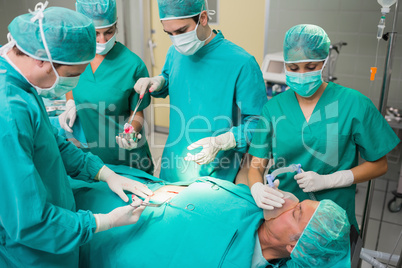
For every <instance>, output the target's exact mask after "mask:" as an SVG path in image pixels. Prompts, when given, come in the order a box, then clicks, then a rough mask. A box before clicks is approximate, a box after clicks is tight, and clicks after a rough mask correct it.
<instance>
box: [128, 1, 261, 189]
mask: <svg viewBox="0 0 402 268" xmlns="http://www.w3.org/2000/svg"><path fill="white" fill-rule="evenodd" d="M158 7H159V17H160V20H161V22H162V25H163V29H164V31H165V32H166V33H167V34H168V35H169V36H170V39H171V40H172V43H173V46H171V47H170V49H169V51H168V54H167V56H166V61H165V65H164V67H163V70H162V74H161V75H160V76H156V77H152V78H142V79H140V80H139V81H138V82H137V83H136V85H135V86H134V89H135V90H136V91H137V92H138V93H139V94H140V95H141V96H144V97H146V96H147V95H148V94H145V93H146V92H147V90H149V92H151V94H152V96H154V97H157V98H165V97H166V96H168V95H169V97H170V125H169V136H168V139H167V142H166V145H165V148H164V151H163V155H162V161H161V173H160V177H161V178H162V179H164V180H168V181H183V180H193V179H195V178H198V177H199V176H212V177H216V178H221V179H225V180H229V181H234V179H235V177H236V174H237V172H238V170H239V166H240V162H241V159H242V156H243V154H244V153H245V152H246V151H247V149H248V146H249V142H250V140H251V137H252V134H253V131H254V128H255V127H256V125H257V122H258V117H259V115H260V114H261V109H262V107H263V105H264V104H265V102H266V100H267V97H266V94H265V84H264V81H263V78H262V74H261V71H260V68H259V66H258V64H257V62H256V61H255V59H254V57H253V56H251V55H250V54H248V53H247V52H246V51H245V50H244V49H242V48H240V47H239V46H237V45H235V44H233V43H232V42H230V41H228V40H226V39H225V37H224V36H223V34H222V32H220V31H215V30H212V29H211V28H210V27H209V25H208V17H209V14H210V13H211V12H210V11H209V10H208V2H207V1H206V0H158ZM144 94H145V95H144Z"/></svg>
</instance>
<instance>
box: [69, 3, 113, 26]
mask: <svg viewBox="0 0 402 268" xmlns="http://www.w3.org/2000/svg"><path fill="white" fill-rule="evenodd" d="M75 7H76V10H77V11H78V12H80V13H82V14H84V15H85V16H87V17H88V18H90V19H92V20H93V22H94V25H95V28H96V29H102V28H107V27H110V26H112V25H113V24H115V23H116V21H117V10H116V0H77V2H76V3H75Z"/></svg>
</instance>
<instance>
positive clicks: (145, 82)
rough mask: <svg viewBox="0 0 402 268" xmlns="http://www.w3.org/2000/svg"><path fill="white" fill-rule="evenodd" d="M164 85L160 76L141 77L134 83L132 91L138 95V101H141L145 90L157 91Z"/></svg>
mask: <svg viewBox="0 0 402 268" xmlns="http://www.w3.org/2000/svg"><path fill="white" fill-rule="evenodd" d="M164 84H165V78H163V76H162V75H158V76H154V77H143V78H140V79H138V81H137V83H135V85H134V90H135V92H137V93H138V94H140V99H142V98H143V97H144V94H145V93H146V92H147V90H149V92H154V91H159V90H161V88H162V87H163V85H164Z"/></svg>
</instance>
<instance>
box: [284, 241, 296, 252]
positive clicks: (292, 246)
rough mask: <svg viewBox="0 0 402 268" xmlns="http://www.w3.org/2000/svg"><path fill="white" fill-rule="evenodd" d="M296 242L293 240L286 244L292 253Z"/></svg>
mask: <svg viewBox="0 0 402 268" xmlns="http://www.w3.org/2000/svg"><path fill="white" fill-rule="evenodd" d="M295 245H296V242H291V244H287V245H286V250H287V251H288V252H289V254H290V253H292V250H293V249H294V248H295Z"/></svg>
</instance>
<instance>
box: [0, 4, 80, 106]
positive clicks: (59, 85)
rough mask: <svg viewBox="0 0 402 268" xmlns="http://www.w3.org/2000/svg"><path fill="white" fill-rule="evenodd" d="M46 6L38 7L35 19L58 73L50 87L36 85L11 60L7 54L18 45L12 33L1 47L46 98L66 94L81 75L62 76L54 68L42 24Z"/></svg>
mask: <svg viewBox="0 0 402 268" xmlns="http://www.w3.org/2000/svg"><path fill="white" fill-rule="evenodd" d="M45 8H46V5H45V6H43V8H42V9H38V10H35V11H38V13H37V15H36V16H35V17H34V19H38V20H39V26H40V33H41V37H42V40H43V45H44V47H45V51H46V54H47V56H48V58H49V61H50V64H51V65H52V68H53V71H54V73H55V75H56V81H55V82H54V84H53V85H52V86H51V87H49V88H41V87H38V86H35V85H34V84H32V83H31V82H30V81H29V80H28V79H27V78H26V77H25V76H24V75H23V74H22V72H21V70H20V69H19V68H18V67H17V66H16V65H15V64H14V63H13V62H12V61H11V60H10V58H9V57H8V56H7V53H8V52H9V51H10V50H11V49H12V48H13V47H14V46H15V45H16V42H15V40H14V39H13V37H12V36H11V34H10V33H9V34H8V35H7V37H8V43H7V44H6V45H4V46H3V47H1V48H0V55H1V56H2V57H3V58H5V59H6V60H7V62H8V63H9V64H10V65H11V66H13V68H14V69H15V70H16V71H17V72H19V73H20V74H21V75H22V76H23V77H24V78H25V80H27V82H28V83H30V84H31V85H32V87H34V88H35V89H36V91H37V92H38V94H39V95H40V96H42V97H45V98H58V97H60V96H62V95H64V94H66V93H67V92H69V91H71V90H73V89H74V88H75V87H76V86H77V84H78V80H79V79H80V77H79V76H75V77H64V76H60V75H59V74H58V72H57V70H56V68H54V65H53V61H52V56H51V54H50V51H49V48H48V47H47V43H46V38H45V34H44V32H43V26H42V20H43V10H44V9H45Z"/></svg>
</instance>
